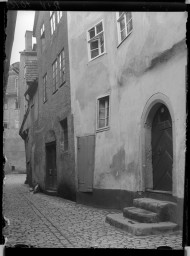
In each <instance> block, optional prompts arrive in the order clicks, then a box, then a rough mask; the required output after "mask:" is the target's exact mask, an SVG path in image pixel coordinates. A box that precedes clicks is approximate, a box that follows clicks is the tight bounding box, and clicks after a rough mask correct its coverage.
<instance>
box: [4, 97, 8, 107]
mask: <svg viewBox="0 0 190 256" xmlns="http://www.w3.org/2000/svg"><path fill="white" fill-rule="evenodd" d="M4 109H8V100H7V99H4Z"/></svg>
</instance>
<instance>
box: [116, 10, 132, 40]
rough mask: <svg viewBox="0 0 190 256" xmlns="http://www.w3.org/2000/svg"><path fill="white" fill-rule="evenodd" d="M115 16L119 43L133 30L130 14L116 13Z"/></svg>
mask: <svg viewBox="0 0 190 256" xmlns="http://www.w3.org/2000/svg"><path fill="white" fill-rule="evenodd" d="M116 15H117V29H118V40H119V43H121V42H122V41H123V40H124V39H125V38H126V37H127V36H128V35H129V34H130V33H131V32H132V30H133V23H132V13H131V12H118V13H116Z"/></svg>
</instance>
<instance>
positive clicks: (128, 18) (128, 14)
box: [126, 12, 131, 23]
mask: <svg viewBox="0 0 190 256" xmlns="http://www.w3.org/2000/svg"><path fill="white" fill-rule="evenodd" d="M130 19H131V12H127V13H126V23H128V22H129V20H130Z"/></svg>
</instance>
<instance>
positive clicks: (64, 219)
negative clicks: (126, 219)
mask: <svg viewBox="0 0 190 256" xmlns="http://www.w3.org/2000/svg"><path fill="white" fill-rule="evenodd" d="M25 177H26V176H25V175H24V174H14V175H7V176H6V180H5V185H4V194H3V213H4V215H5V217H7V218H8V219H9V220H10V225H9V226H8V228H6V229H5V230H4V234H5V236H6V237H7V238H8V242H7V244H6V245H7V246H8V247H10V246H14V245H15V244H17V243H23V244H27V245H31V246H34V247H40V248H45V247H48V248H59V247H60V248H88V247H97V248H142V249H156V248H157V247H158V246H163V245H164V246H165V245H167V246H170V247H172V248H173V249H182V232H180V231H178V232H175V233H171V234H164V235H152V236H146V237H137V236H132V235H131V234H128V233H127V232H125V231H122V230H119V229H117V228H115V227H112V226H110V225H109V224H107V223H105V217H106V215H107V214H108V213H110V212H114V211H110V210H104V209H97V208H93V207H88V206H84V205H81V204H76V203H74V202H72V201H68V200H65V199H62V198H59V197H53V196H48V195H45V194H42V193H37V194H33V192H30V191H29V187H28V185H25V184H24V181H25Z"/></svg>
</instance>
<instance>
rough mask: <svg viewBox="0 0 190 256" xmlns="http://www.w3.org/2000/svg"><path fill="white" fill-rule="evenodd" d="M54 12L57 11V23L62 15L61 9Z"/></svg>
mask: <svg viewBox="0 0 190 256" xmlns="http://www.w3.org/2000/svg"><path fill="white" fill-rule="evenodd" d="M56 13H57V23H59V22H60V20H61V18H62V16H63V12H62V11H57V12H56Z"/></svg>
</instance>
